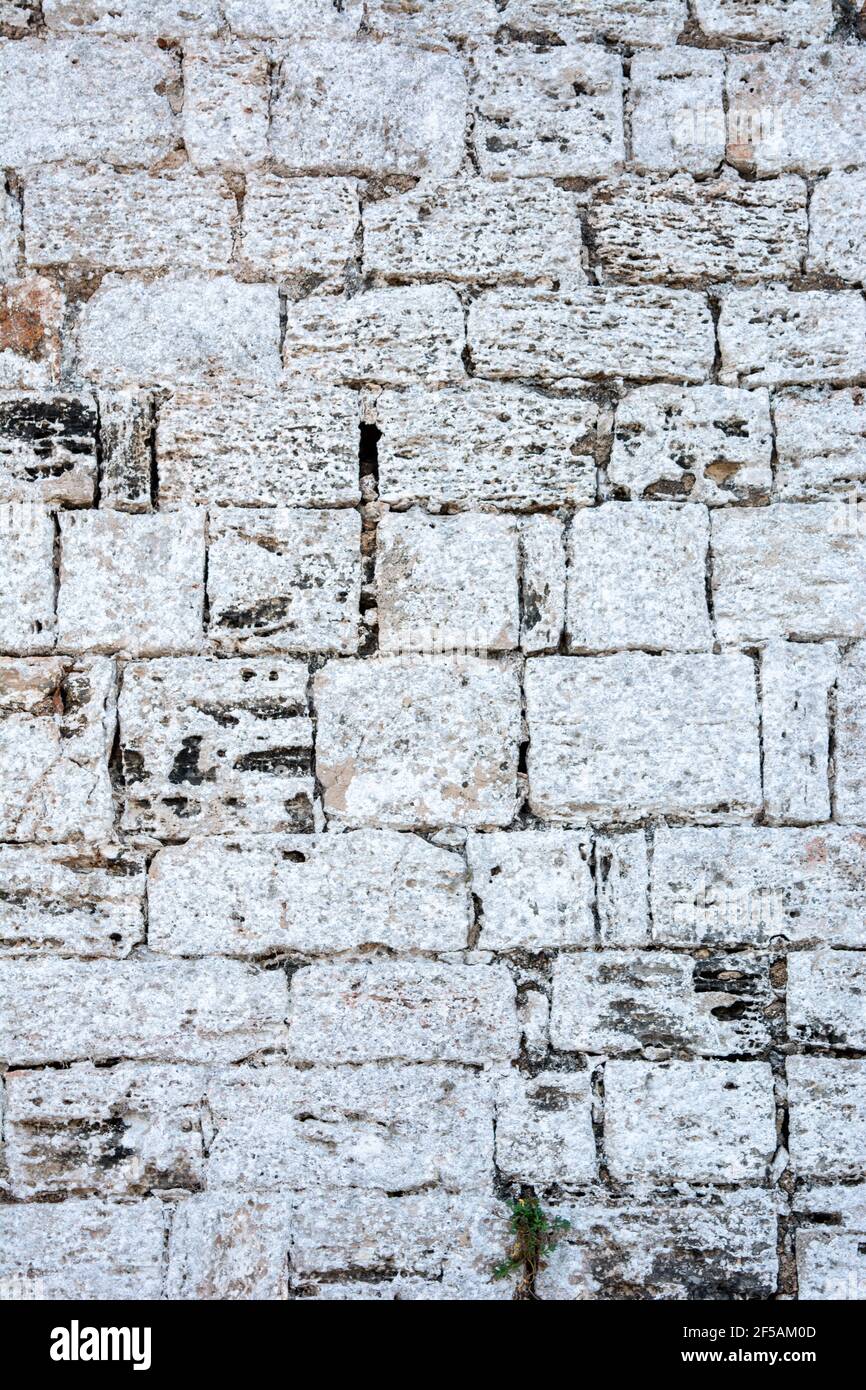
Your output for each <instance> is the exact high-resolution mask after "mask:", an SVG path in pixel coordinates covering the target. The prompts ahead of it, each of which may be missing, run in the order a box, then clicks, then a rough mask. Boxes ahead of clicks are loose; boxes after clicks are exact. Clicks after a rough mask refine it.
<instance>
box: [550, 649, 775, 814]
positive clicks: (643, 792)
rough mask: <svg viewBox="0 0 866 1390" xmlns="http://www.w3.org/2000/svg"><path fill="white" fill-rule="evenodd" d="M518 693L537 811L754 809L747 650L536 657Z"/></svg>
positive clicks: (753, 719)
mask: <svg viewBox="0 0 866 1390" xmlns="http://www.w3.org/2000/svg"><path fill="white" fill-rule="evenodd" d="M525 688H526V701H527V717H528V720H529V736H530V744H529V788H530V805H531V806H532V809H533V810H534V811H535V813H536V815H539V816H541V817H543V818H544V819H547V820H554V821H556V820H559V821H572V820H573V821H577V822H580V821H582V820H584V819H586V818H595V817H598V818H599V819H605V820H611V821H634V820H639V819H642V818H643V817H645V816H651V815H675V816H688V817H689V818H690V819H694V820H698V821H700V820H702V819H707V818H710V819H713V820H719V819H721V820H745V819H747V818H748V817H750V816H752V815H754V814H755V812H756V811H757V810H758V808H759V807H760V804H761V790H760V773H759V760H758V714H757V705H756V699H755V674H754V668H753V665H752V663H751V661H750V660H749V658H748V657H746V656H742V655H740V654H739V653H727V654H723V655H720V656H711V655H702V654H701V655H693V656H688V655H686V656H647V655H645V654H644V653H642V652H641V653H639V652H624V653H622V654H620V655H618V656H607V657H555V656H550V657H537V658H534V659H533V660H531V661H529V662H527V667H526V680H525Z"/></svg>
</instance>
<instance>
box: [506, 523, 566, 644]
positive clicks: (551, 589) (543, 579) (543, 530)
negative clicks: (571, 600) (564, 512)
mask: <svg viewBox="0 0 866 1390" xmlns="http://www.w3.org/2000/svg"><path fill="white" fill-rule="evenodd" d="M518 536H519V542H520V585H521V605H522V607H521V620H520V649H521V651H524V652H527V653H529V652H532V653H534V652H545V651H554V652H555V651H558V650H559V644H560V641H561V640H562V634H563V631H564V629H565V612H566V546H565V525H564V523H563V521H561V520H560V518H559V517H556V516H541V515H536V516H525V517H523V518H522V520H521V521H520V525H519V530H518Z"/></svg>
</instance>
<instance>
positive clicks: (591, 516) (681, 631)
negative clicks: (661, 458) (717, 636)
mask: <svg viewBox="0 0 866 1390" xmlns="http://www.w3.org/2000/svg"><path fill="white" fill-rule="evenodd" d="M709 535H710V528H709V521H708V519H707V513H706V511H705V510H704V509H703V508H702V507H700V508H699V507H679V506H676V505H674V504H673V503H665V502H646V503H644V502H608V503H606V504H604V505H603V506H601V507H589V508H586V509H585V510H584V511H581V512H578V513H577V515H576V516H575V517H574V520H573V522H572V526H571V530H570V531H569V537H568V598H567V628H568V644H569V650H570V651H573V652H594V651H616V650H617V649H618V648H629V647H642V648H644V649H650V650H654V651H669V650H674V651H699V650H702V649H703V650H706V649H708V648H709V647H711V646H712V640H713V639H712V629H711V627H710V619H709V614H708V612H707V600H706V592H705V590H706V558H707V545H708V542H709Z"/></svg>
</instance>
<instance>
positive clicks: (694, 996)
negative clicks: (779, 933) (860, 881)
mask: <svg viewBox="0 0 866 1390" xmlns="http://www.w3.org/2000/svg"><path fill="white" fill-rule="evenodd" d="M781 1012H782V1004H781V1002H780V1001H777V1000H776V998H775V996H774V994H773V991H772V988H771V986H770V978H769V960H768V958H767V957H766V956H754V955H743V954H736V955H729V956H724V955H716V956H706V957H704V958H700V959H697V958H695V957H692V956H684V955H679V954H675V953H674V952H672V951H636V952H624V951H600V952H579V953H577V954H575V955H568V954H563V955H560V956H559V957H558V958H557V960H556V961H555V963H554V966H553V1007H552V1009H551V1013H550V1040H551V1043H552V1044H553V1046H554V1047H556V1048H558V1049H560V1050H562V1051H565V1052H589V1053H593V1052H595V1053H601V1054H602V1055H604V1054H608V1055H613V1056H615V1055H616V1054H617V1053H629V1052H636V1051H648V1050H649V1049H664V1050H665V1051H669V1050H673V1051H675V1052H689V1053H694V1054H696V1055H697V1056H699V1057H712V1056H714V1055H721V1056H728V1055H729V1054H731V1053H739V1054H747V1053H759V1052H760V1053H762V1052H764V1051H765V1050H766V1048H767V1047H768V1046H769V1044H770V1040H771V1038H772V1037H773V1036H774V1034H775V1031H776V1030H775V1028H774V1020H778V1019H779V1016H780V1014H781ZM552 1181H555V1179H552Z"/></svg>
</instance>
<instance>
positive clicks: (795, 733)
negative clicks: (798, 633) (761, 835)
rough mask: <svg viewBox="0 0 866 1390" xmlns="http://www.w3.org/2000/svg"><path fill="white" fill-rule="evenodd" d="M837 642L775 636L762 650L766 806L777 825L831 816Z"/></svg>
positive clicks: (837, 668)
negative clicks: (778, 639) (832, 705)
mask: <svg viewBox="0 0 866 1390" xmlns="http://www.w3.org/2000/svg"><path fill="white" fill-rule="evenodd" d="M838 670H839V660H838V654H837V652H836V649H835V647H833V646H827V645H823V644H818V645H815V646H813V645H811V644H809V643H802V642H772V643H770V645H769V646H768V647H766V648H765V650H764V651H763V653H762V654H761V706H762V722H761V733H762V740H763V749H764V763H763V768H764V806H765V809H766V814H767V819H768V820H769V821H770V822H771V823H773V824H776V825H780V824H785V823H788V824H794V825H810V824H813V823H814V822H815V821H826V820H829V819H830V784H829V779H828V775H827V768H828V760H829V756H830V691H831V689H832V687H833V685H834V684H835V681H836V677H837V675H838Z"/></svg>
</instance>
